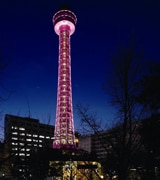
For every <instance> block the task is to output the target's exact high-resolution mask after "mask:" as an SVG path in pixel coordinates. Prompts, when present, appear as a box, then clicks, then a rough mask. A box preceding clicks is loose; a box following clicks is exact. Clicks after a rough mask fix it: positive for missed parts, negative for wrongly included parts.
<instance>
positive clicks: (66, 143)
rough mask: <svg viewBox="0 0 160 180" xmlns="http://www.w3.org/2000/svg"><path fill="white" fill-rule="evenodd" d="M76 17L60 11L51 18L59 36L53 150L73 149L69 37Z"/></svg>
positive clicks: (73, 28)
mask: <svg viewBox="0 0 160 180" xmlns="http://www.w3.org/2000/svg"><path fill="white" fill-rule="evenodd" d="M76 21H77V19H76V16H75V14H74V13H73V12H71V11H69V10H60V11H58V12H57V13H56V14H55V15H54V16H53V23H54V30H55V32H56V34H58V35H59V65H58V90H57V108H56V123H55V131H54V140H53V148H75V147H76V146H75V134H74V121H73V108H72V85H71V56H70V36H71V35H72V34H73V33H74V31H75V24H76Z"/></svg>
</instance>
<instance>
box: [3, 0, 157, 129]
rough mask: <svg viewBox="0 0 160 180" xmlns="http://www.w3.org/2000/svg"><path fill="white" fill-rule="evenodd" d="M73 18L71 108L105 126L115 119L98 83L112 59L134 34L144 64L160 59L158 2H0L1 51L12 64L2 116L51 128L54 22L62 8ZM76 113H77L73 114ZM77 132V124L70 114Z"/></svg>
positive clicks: (55, 57)
mask: <svg viewBox="0 0 160 180" xmlns="http://www.w3.org/2000/svg"><path fill="white" fill-rule="evenodd" d="M64 3H65V4H68V5H70V7H71V9H72V11H73V12H74V13H75V14H76V16H77V25H76V31H75V33H74V34H73V35H72V36H71V61H72V91H73V107H75V105H76V104H77V103H80V104H82V105H89V106H90V108H91V111H95V112H96V113H97V115H98V117H99V118H100V119H102V120H103V121H104V122H105V123H110V122H111V121H112V118H113V112H114V111H113V107H111V106H110V105H109V104H108V96H107V95H106V94H105V93H104V90H103V88H102V83H103V82H104V79H105V76H106V74H107V71H108V69H109V67H110V61H111V56H112V54H114V53H115V52H116V50H117V48H118V47H119V46H121V45H125V44H126V43H127V42H128V40H129V38H130V37H131V34H134V35H135V37H136V39H137V41H138V45H139V47H141V48H142V49H143V50H144V52H145V56H146V58H147V59H152V58H157V57H160V53H159V52H160V35H159V32H160V1H159V0H157V1H155V0H130V1H124V0H121V1H120V0H114V1H106V0H99V1H97V0H95V1H94V2H92V3H89V2H88V1H86V0H85V1H84V0H81V1H75V0H73V1H60V0H43V1H42V0H14V1H13V0H1V1H0V50H1V54H2V58H3V59H4V60H5V61H7V60H8V59H9V60H10V62H9V64H8V67H7V69H6V70H5V74H4V75H3V78H1V77H0V79H2V80H1V82H0V83H1V88H0V92H1V94H0V95H1V96H3V97H5V98H8V100H7V101H6V102H4V103H3V104H1V111H2V113H1V114H2V120H1V122H0V123H1V124H2V126H3V118H4V115H5V114H13V115H19V116H29V115H30V116H31V117H33V118H38V119H39V120H40V121H41V122H43V123H48V116H49V115H50V116H51V121H50V124H53V125H54V122H55V111H56V98H57V75H58V36H57V35H56V34H55V32H54V29H53V23H52V17H53V15H54V13H55V12H56V11H57V10H58V8H59V7H60V6H61V5H62V4H64ZM74 112H75V110H74ZM74 117H75V118H74V119H75V126H76V129H77V126H78V118H77V115H76V114H74Z"/></svg>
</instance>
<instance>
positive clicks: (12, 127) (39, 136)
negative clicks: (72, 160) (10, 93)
mask: <svg viewBox="0 0 160 180" xmlns="http://www.w3.org/2000/svg"><path fill="white" fill-rule="evenodd" d="M53 133H54V126H51V125H47V124H42V123H40V122H39V120H38V119H33V118H28V117H20V116H14V115H8V114H7V115H6V116H5V124H4V137H5V141H6V142H7V144H8V146H9V150H10V153H11V154H15V155H16V156H21V157H26V156H30V153H31V151H33V150H38V148H42V147H52V142H53Z"/></svg>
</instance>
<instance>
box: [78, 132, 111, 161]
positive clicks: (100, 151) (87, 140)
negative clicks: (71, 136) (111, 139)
mask: <svg viewBox="0 0 160 180" xmlns="http://www.w3.org/2000/svg"><path fill="white" fill-rule="evenodd" d="M108 135H109V134H108V131H102V132H99V133H98V135H97V134H89V135H82V136H80V137H79V139H78V140H79V143H78V147H79V148H80V149H83V150H85V151H88V152H89V153H93V154H96V156H97V159H98V160H100V161H102V160H104V159H105V158H106V156H107V152H108V150H109V145H108V143H107V141H106V138H107V137H108Z"/></svg>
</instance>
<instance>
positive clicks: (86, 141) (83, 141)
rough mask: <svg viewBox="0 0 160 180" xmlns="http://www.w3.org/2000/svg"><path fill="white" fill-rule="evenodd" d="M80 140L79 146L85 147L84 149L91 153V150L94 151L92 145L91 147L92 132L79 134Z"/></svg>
mask: <svg viewBox="0 0 160 180" xmlns="http://www.w3.org/2000/svg"><path fill="white" fill-rule="evenodd" d="M78 142H79V143H78V147H79V148H80V149H83V150H85V151H87V152H89V153H91V151H92V147H91V144H92V135H91V134H89V135H83V136H79V139H78Z"/></svg>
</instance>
